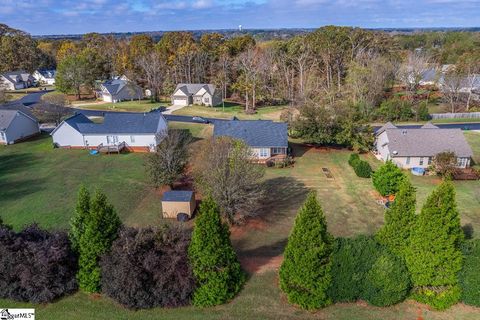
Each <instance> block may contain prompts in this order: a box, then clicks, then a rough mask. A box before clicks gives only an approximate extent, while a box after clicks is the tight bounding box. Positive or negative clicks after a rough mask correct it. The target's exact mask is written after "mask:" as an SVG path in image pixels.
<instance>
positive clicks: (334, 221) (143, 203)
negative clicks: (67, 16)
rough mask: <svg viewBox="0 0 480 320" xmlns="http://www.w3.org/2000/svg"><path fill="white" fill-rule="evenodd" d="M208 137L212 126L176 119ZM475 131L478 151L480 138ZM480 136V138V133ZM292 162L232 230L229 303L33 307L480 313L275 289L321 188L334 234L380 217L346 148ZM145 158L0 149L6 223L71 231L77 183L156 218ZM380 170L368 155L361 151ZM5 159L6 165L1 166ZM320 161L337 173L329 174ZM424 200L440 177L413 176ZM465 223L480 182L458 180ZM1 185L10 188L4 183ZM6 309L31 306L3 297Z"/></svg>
mask: <svg viewBox="0 0 480 320" xmlns="http://www.w3.org/2000/svg"><path fill="white" fill-rule="evenodd" d="M171 127H174V128H183V129H188V130H190V131H191V132H192V133H193V134H194V135H195V136H196V137H199V138H201V137H206V136H208V135H209V134H211V133H210V131H211V127H210V126H205V125H201V124H185V123H172V124H171ZM473 134H475V133H473V132H469V133H467V137H468V139H469V141H470V142H471V143H472V141H473V149H474V150H475V152H476V157H477V158H478V157H479V156H480V153H478V151H479V150H480V140H479V139H478V137H477V136H474V135H473ZM479 135H480V134H479ZM292 146H293V149H294V153H295V160H296V162H295V164H294V166H293V167H292V168H285V169H275V168H269V169H267V171H266V177H265V183H266V184H267V187H268V190H269V192H268V197H267V199H266V200H265V201H264V202H263V204H262V207H261V209H260V210H259V212H258V216H257V217H255V218H252V219H250V220H248V222H247V224H246V225H245V226H241V227H234V228H232V242H233V244H234V246H235V249H236V250H237V252H238V255H239V258H240V260H241V262H242V265H243V266H244V268H245V269H246V270H247V271H248V272H249V275H250V277H249V279H248V281H247V283H246V285H245V288H244V289H243V290H242V291H241V293H240V294H239V296H238V297H236V298H235V299H234V300H233V301H232V302H230V303H228V304H226V305H222V306H218V307H214V308H204V309H201V308H195V307H184V308H177V309H159V308H156V309H152V310H142V311H129V310H126V309H124V308H122V307H120V306H118V305H117V304H116V303H115V302H113V301H112V300H110V299H108V298H107V297H104V296H99V295H87V294H83V293H77V294H75V295H73V296H70V297H66V298H64V299H61V300H60V301H58V302H56V303H52V304H46V305H35V306H34V307H35V308H36V309H37V316H38V317H39V318H42V319H43V318H44V319H53V320H55V319H92V318H95V319H275V320H278V319H345V320H347V319H359V320H363V319H365V320H367V319H368V320H371V319H379V320H380V319H382V320H383V319H417V318H418V317H419V316H422V317H423V319H425V320H427V319H452V320H453V319H455V320H456V319H465V320H467V319H472V320H473V319H478V318H479V317H480V309H475V308H471V307H466V306H463V305H457V306H454V307H453V308H451V309H449V310H447V311H445V312H432V311H429V310H428V308H426V307H425V306H423V305H420V304H417V303H414V302H412V301H407V302H404V303H401V304H399V305H396V306H393V307H389V308H376V307H371V306H367V305H366V304H363V303H356V304H347V303H345V304H337V305H333V306H330V307H328V308H326V309H323V310H321V311H318V312H316V313H310V312H305V311H301V310H299V309H297V308H295V307H293V306H290V305H289V304H288V303H287V302H286V299H285V297H284V296H283V295H282V293H281V292H280V290H279V288H278V278H277V272H278V267H279V266H280V263H281V259H282V252H283V249H284V246H285V244H286V241H287V237H288V234H289V233H290V231H291V228H292V225H293V221H294V218H295V215H296V213H297V211H298V208H299V207H300V205H301V203H302V202H303V201H304V199H305V197H306V195H307V193H308V191H309V190H310V189H314V190H317V192H318V196H319V199H320V200H321V203H322V206H323V209H324V212H325V215H326V217H327V221H328V227H329V230H330V232H331V233H333V234H334V235H335V236H353V235H356V234H360V233H368V234H371V233H373V232H375V230H377V229H378V228H379V227H380V226H381V225H382V223H383V214H384V210H383V208H382V207H381V206H380V205H378V204H377V203H376V202H375V199H376V198H377V194H376V192H375V191H374V189H373V187H372V184H371V180H370V179H362V178H358V177H357V176H356V175H355V173H354V172H353V170H352V168H350V167H349V165H348V163H347V159H348V156H349V154H350V152H349V151H347V150H333V149H322V148H318V149H315V148H308V147H304V146H302V145H298V144H292ZM142 157H143V155H141V154H125V155H111V156H106V155H101V156H95V157H94V156H89V155H88V154H87V153H86V152H85V151H73V150H53V149H51V147H50V139H49V138H48V137H42V138H41V139H38V140H36V141H31V142H26V143H21V144H18V145H14V146H7V147H0V163H2V166H1V167H0V180H1V181H2V183H5V184H6V185H7V188H5V190H7V191H3V193H0V206H1V208H2V211H3V212H7V214H2V216H4V218H5V220H6V222H8V223H14V224H15V226H17V227H19V226H21V225H22V224H23V223H27V222H31V221H33V220H37V221H39V222H40V223H41V224H42V225H43V226H47V227H66V226H67V223H68V219H69V217H70V216H71V212H72V211H71V210H72V208H73V205H74V202H75V192H76V189H77V185H78V183H79V182H80V181H83V182H85V183H88V184H90V183H93V184H96V185H99V186H101V187H102V188H104V189H105V191H106V192H107V195H108V196H109V199H110V200H111V201H112V203H113V204H114V205H115V207H116V208H117V210H118V211H119V214H120V216H121V217H122V219H123V220H124V221H125V222H126V223H127V224H129V225H147V224H152V225H155V224H159V223H161V222H162V220H161V219H160V218H159V212H160V211H159V199H158V198H159V197H158V195H156V194H155V191H154V190H152V189H151V188H150V187H149V186H148V183H147V182H146V178H145V174H144V171H143V165H142ZM362 157H363V158H365V159H367V160H368V161H369V162H370V163H372V165H373V167H378V166H379V165H380V162H379V161H378V160H376V159H375V158H374V157H373V156H371V155H370V154H367V155H362ZM3 164H6V165H3ZM322 167H324V168H328V169H329V170H330V172H331V173H332V175H333V177H334V179H327V177H326V176H325V174H324V173H323V172H322ZM412 181H413V183H414V185H415V186H416V187H417V188H418V198H419V202H420V203H421V202H423V201H424V199H425V197H426V196H427V194H428V193H429V192H430V191H431V190H432V189H433V188H434V187H435V186H436V185H437V184H438V183H439V179H437V178H435V177H412ZM455 185H456V187H457V195H458V198H457V199H458V202H459V203H458V204H459V210H460V212H461V215H462V223H464V224H466V223H471V224H472V226H473V228H474V230H475V232H476V233H475V236H476V237H480V235H479V234H478V230H480V219H479V217H480V203H479V201H480V183H479V182H478V181H467V182H455ZM2 190H4V188H2ZM0 304H1V305H3V306H7V307H20V306H31V305H30V304H23V303H15V302H12V301H6V300H0Z"/></svg>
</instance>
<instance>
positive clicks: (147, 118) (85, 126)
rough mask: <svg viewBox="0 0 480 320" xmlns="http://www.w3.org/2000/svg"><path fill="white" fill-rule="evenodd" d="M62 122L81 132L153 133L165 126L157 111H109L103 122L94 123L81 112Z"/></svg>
mask: <svg viewBox="0 0 480 320" xmlns="http://www.w3.org/2000/svg"><path fill="white" fill-rule="evenodd" d="M64 122H65V123H67V124H69V125H70V126H72V127H73V128H74V129H75V130H77V131H78V132H80V133H82V134H155V133H157V132H158V131H159V130H160V129H162V128H166V127H167V122H166V120H165V118H164V117H163V115H162V114H161V113H160V112H158V111H151V112H148V113H115V112H110V113H107V114H105V117H104V119H103V123H94V122H92V121H91V120H90V119H88V118H87V117H85V116H84V115H83V114H76V115H74V116H72V117H70V118H68V119H66V120H65V121H64ZM60 125H61V124H60ZM59 127H60V126H58V127H57V128H59ZM56 130H57V129H55V130H54V131H53V132H52V134H53V133H54V132H55V131H56Z"/></svg>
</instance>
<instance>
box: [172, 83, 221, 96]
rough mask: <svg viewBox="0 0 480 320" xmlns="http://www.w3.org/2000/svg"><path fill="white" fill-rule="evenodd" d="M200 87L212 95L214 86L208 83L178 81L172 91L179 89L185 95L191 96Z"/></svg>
mask: <svg viewBox="0 0 480 320" xmlns="http://www.w3.org/2000/svg"><path fill="white" fill-rule="evenodd" d="M202 88H204V89H205V90H206V91H207V92H208V93H210V94H211V95H213V93H214V92H215V86H214V85H213V84H208V83H180V84H178V85H177V87H176V88H175V91H174V92H177V91H178V90H181V91H182V92H183V93H184V94H185V95H187V96H193V95H195V94H196V93H197V92H198V91H200V89H202Z"/></svg>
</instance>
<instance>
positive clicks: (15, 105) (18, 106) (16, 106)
mask: <svg viewBox="0 0 480 320" xmlns="http://www.w3.org/2000/svg"><path fill="white" fill-rule="evenodd" d="M0 109H1V110H17V111H21V112H22V113H24V114H25V115H27V116H29V117H30V118H32V119H33V120H35V121H38V119H37V118H36V117H35V116H34V115H33V113H32V110H31V109H30V108H29V107H27V106H26V105H24V104H23V103H20V102H10V103H5V104H3V105H0Z"/></svg>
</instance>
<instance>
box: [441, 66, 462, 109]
mask: <svg viewBox="0 0 480 320" xmlns="http://www.w3.org/2000/svg"><path fill="white" fill-rule="evenodd" d="M462 82H463V75H462V74H461V73H459V72H457V70H450V71H448V72H446V73H445V75H444V77H443V82H442V93H443V97H444V99H445V100H447V101H448V102H449V103H450V108H451V112H452V113H455V111H456V106H457V105H458V104H459V102H460V93H461V92H460V90H461V88H462Z"/></svg>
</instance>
